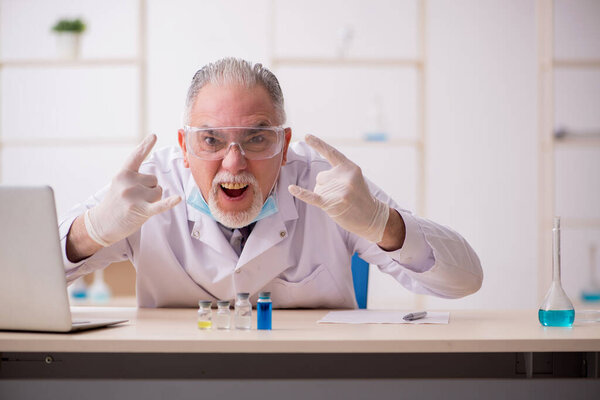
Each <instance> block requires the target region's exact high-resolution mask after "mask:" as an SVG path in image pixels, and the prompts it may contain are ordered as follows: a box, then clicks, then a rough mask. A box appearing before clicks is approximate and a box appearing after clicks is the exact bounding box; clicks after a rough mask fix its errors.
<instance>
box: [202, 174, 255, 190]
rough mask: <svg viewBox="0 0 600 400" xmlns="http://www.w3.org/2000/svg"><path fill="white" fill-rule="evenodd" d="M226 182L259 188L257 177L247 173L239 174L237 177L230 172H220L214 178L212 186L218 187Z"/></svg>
mask: <svg viewBox="0 0 600 400" xmlns="http://www.w3.org/2000/svg"><path fill="white" fill-rule="evenodd" d="M224 182H230V183H243V184H249V185H251V186H258V181H257V180H256V177H255V176H254V175H252V174H251V173H250V172H246V171H245V172H242V173H240V174H237V175H234V174H232V173H231V172H228V171H221V172H218V173H217V174H216V175H215V177H214V178H213V181H212V186H213V187H216V186H218V185H220V184H221V183H224Z"/></svg>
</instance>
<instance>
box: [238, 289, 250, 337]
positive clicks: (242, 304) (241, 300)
mask: <svg viewBox="0 0 600 400" xmlns="http://www.w3.org/2000/svg"><path fill="white" fill-rule="evenodd" d="M249 297H250V293H238V294H237V298H236V301H235V328H236V329H243V330H248V329H250V328H252V304H250V300H249V299H248V298H249Z"/></svg>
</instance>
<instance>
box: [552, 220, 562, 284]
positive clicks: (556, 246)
mask: <svg viewBox="0 0 600 400" xmlns="http://www.w3.org/2000/svg"><path fill="white" fill-rule="evenodd" d="M560 279H561V277H560V219H559V218H555V219H554V227H553V228H552V283H553V284H556V283H558V284H559V285H560Z"/></svg>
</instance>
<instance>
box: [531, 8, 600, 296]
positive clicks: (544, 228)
mask: <svg viewBox="0 0 600 400" xmlns="http://www.w3.org/2000/svg"><path fill="white" fill-rule="evenodd" d="M580 5H581V4H574V3H570V4H569V7H577V6H580ZM536 7H537V17H538V25H537V26H538V49H539V50H538V104H539V114H538V122H539V123H538V168H539V172H538V175H539V180H538V182H539V186H538V196H539V211H538V233H539V240H538V254H539V256H538V277H539V279H538V300H540V301H541V300H542V297H543V296H544V294H545V293H546V290H547V289H548V287H549V284H550V281H551V278H552V277H551V268H550V266H551V263H552V243H551V235H550V231H551V229H552V218H553V216H554V215H555V214H556V209H557V204H556V203H557V201H556V199H557V193H558V192H557V179H558V178H557V177H558V173H560V172H561V171H560V170H559V168H560V166H558V165H557V154H558V153H557V152H560V151H573V150H575V151H580V150H584V151H593V152H597V153H598V155H600V126H597V128H596V129H597V130H592V131H590V132H585V133H584V134H578V133H577V132H575V133H573V132H571V134H567V135H566V136H564V137H558V138H557V137H556V135H555V129H557V126H556V124H557V120H556V115H557V103H556V99H557V93H556V73H557V71H571V72H578V73H581V72H582V71H600V59H597V58H566V57H562V56H557V55H556V47H555V45H556V29H555V28H556V26H555V23H556V17H557V15H556V12H557V2H556V1H553V0H538V1H537V4H536ZM580 39H582V40H583V41H584V42H585V39H586V38H580ZM587 39H588V40H589V38H587ZM572 100H574V101H576V99H572ZM566 128H567V130H568V129H569V127H566ZM575 129H577V128H575ZM564 166H565V165H563V166H562V167H563V168H564ZM587 173H589V177H590V178H591V181H592V182H591V183H593V182H600V170H596V171H593V170H591V171H587ZM574 178H575V177H571V179H574ZM596 186H597V185H596ZM586 190H587V188H586ZM593 190H595V188H594V185H590V186H589V191H588V192H586V193H587V194H588V195H590V196H592V195H593V193H591V192H592V191H593ZM562 195H563V196H566V195H565V194H564V193H563V194H562ZM569 196H573V194H569ZM577 200H579V199H576V198H574V199H573V201H574V203H573V204H575V206H574V207H577V206H576V203H577ZM570 213H571V214H572V213H573V210H571V211H570ZM561 222H562V227H563V231H565V230H572V231H580V232H588V234H585V233H584V234H583V236H581V235H577V236H578V237H579V239H582V238H583V237H587V239H586V240H593V239H592V238H591V236H592V235H591V232H592V231H594V230H597V231H600V218H599V217H593V216H592V217H582V216H574V215H569V214H567V215H561ZM564 242H565V239H564V233H563V243H564ZM585 245H586V243H583V242H582V241H581V240H580V242H578V243H576V244H575V245H574V246H575V247H577V252H578V253H581V254H584V255H587V249H586V248H585ZM575 247H572V248H570V250H574V248H575ZM562 252H563V260H564V258H565V256H566V255H565V249H564V245H563V249H562ZM574 252H575V251H571V253H574ZM574 259H575V258H573V256H571V260H574ZM582 260H583V261H582V262H583V263H584V265H573V263H568V264H569V265H567V266H568V267H569V268H572V269H578V270H577V271H573V270H572V271H570V273H571V274H572V275H574V274H579V275H580V276H582V277H583V276H587V268H588V265H587V263H588V260H587V259H586V257H582ZM564 264H565V263H564V261H563V265H564ZM576 264H578V263H576ZM566 273H569V272H568V271H567V272H566ZM564 275H565V269H564V268H563V276H564ZM563 279H564V278H563ZM579 289H581V287H579ZM570 296H572V297H574V298H573V299H572V300H575V301H578V296H579V293H571V294H570Z"/></svg>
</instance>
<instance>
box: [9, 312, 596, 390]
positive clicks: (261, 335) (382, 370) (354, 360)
mask: <svg viewBox="0 0 600 400" xmlns="http://www.w3.org/2000/svg"><path fill="white" fill-rule="evenodd" d="M196 311H197V310H195V309H166V308H163V309H149V308H136V307H73V308H72V313H73V318H74V319H85V318H117V319H121V318H122V319H128V322H127V323H124V324H121V325H118V326H113V327H108V328H101V329H95V330H89V331H81V332H77V333H33V332H9V331H2V332H0V352H1V357H2V358H1V361H0V379H21V378H33V379H47V378H63V379H65V378H72V379H80V378H90V379H100V378H103V379H112V378H130V379H143V378H152V379H175V378H177V379H198V378H208V379H211V378H214V379H221V378H237V379H246V378H264V379H288V378H293V379H313V378H336V379H338V378H339V379H344V378H353V379H355V378H356V379H361V378H366V379H372V378H378V379H402V378H433V379H437V378H492V379H495V378H501V379H525V378H557V377H561V378H578V379H579V378H591V379H592V380H594V378H596V380H597V378H598V370H599V368H598V367H599V360H598V355H599V353H600V323H597V322H596V323H577V322H576V323H575V325H574V326H573V327H572V328H544V327H542V326H540V324H539V322H538V321H537V310H507V311H498V310H494V311H489V310H468V311H467V310H457V311H451V312H450V320H449V323H448V324H323V323H318V322H317V321H319V320H320V319H321V318H322V317H323V316H325V315H326V314H327V313H328V312H329V310H274V311H273V330H271V331H258V330H256V329H255V321H254V325H253V329H252V330H250V331H240V330H225V331H222V330H207V331H204V330H199V329H198V328H197V324H196V319H197V313H196ZM259 361H260V363H259V364H260V368H257V365H259V364H258V362H259Z"/></svg>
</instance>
